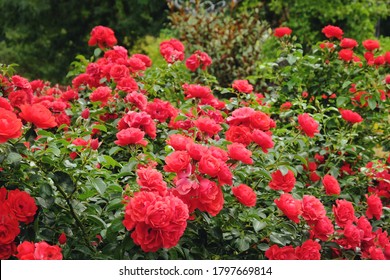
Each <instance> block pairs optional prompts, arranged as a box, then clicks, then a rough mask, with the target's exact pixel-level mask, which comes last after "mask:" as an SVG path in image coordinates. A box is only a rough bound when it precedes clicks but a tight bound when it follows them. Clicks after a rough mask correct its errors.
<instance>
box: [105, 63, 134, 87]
mask: <svg viewBox="0 0 390 280" xmlns="http://www.w3.org/2000/svg"><path fill="white" fill-rule="evenodd" d="M129 73H130V72H129V69H128V68H127V67H126V66H125V65H123V64H114V65H113V66H112V67H111V69H110V77H111V78H112V79H113V80H114V82H116V83H117V82H118V81H120V80H122V79H123V78H125V77H127V76H128V75H129Z"/></svg>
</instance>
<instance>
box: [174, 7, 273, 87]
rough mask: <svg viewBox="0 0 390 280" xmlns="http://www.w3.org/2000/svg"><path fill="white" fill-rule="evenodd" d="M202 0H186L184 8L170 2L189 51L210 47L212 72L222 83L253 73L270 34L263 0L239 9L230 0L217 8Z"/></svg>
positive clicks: (180, 34)
mask: <svg viewBox="0 0 390 280" xmlns="http://www.w3.org/2000/svg"><path fill="white" fill-rule="evenodd" d="M200 2H201V1H196V4H190V3H188V2H187V4H188V5H187V6H183V7H182V9H181V10H177V9H176V8H175V7H174V6H171V14H170V16H169V19H170V22H171V27H172V29H173V31H175V32H177V34H178V38H179V39H180V40H181V41H183V42H184V43H185V44H186V45H187V46H188V49H187V53H189V54H190V53H193V52H195V51H196V50H202V51H207V53H208V54H209V55H210V56H211V57H212V58H213V64H212V66H211V67H210V68H209V72H210V74H212V75H214V76H215V77H216V78H217V80H218V81H219V83H220V84H221V85H222V86H227V85H229V84H230V83H231V81H232V80H234V79H238V78H244V77H245V76H247V75H251V74H253V73H254V70H255V63H256V62H257V61H259V60H261V50H262V44H263V42H264V40H265V39H266V38H267V37H268V35H269V34H268V24H267V23H266V22H265V21H264V19H263V18H261V16H260V10H261V9H262V4H261V3H259V4H257V5H255V6H251V7H248V8H242V7H241V8H240V9H238V7H239V6H235V5H234V4H233V2H234V1H231V5H227V6H225V7H223V8H221V9H219V10H217V11H205V10H204V9H202V7H203V6H201V5H200Z"/></svg>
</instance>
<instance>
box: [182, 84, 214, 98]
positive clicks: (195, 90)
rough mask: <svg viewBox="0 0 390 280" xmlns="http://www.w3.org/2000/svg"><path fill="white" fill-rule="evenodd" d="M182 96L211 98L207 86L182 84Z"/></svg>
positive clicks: (211, 95)
mask: <svg viewBox="0 0 390 280" xmlns="http://www.w3.org/2000/svg"><path fill="white" fill-rule="evenodd" d="M182 88H183V90H184V94H185V95H186V97H187V98H206V99H207V98H211V97H213V94H212V93H211V89H210V88H209V87H207V86H201V85H195V84H184V85H183V86H182Z"/></svg>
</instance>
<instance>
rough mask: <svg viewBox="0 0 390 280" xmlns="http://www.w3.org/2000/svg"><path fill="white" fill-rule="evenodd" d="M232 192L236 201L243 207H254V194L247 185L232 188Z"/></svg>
mask: <svg viewBox="0 0 390 280" xmlns="http://www.w3.org/2000/svg"><path fill="white" fill-rule="evenodd" d="M232 192H233V194H234V196H235V197H236V198H237V200H238V201H239V202H240V203H242V204H243V205H245V206H248V207H253V206H255V205H256V193H255V192H254V191H253V189H252V188H251V187H249V186H247V185H244V184H241V185H239V186H237V187H233V188H232Z"/></svg>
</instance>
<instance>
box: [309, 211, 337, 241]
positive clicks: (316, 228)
mask: <svg viewBox="0 0 390 280" xmlns="http://www.w3.org/2000/svg"><path fill="white" fill-rule="evenodd" d="M333 233H334V227H333V224H332V221H331V220H330V219H329V218H328V217H326V216H324V217H323V218H321V219H319V220H317V221H315V223H314V224H312V225H311V231H310V236H311V238H318V239H320V240H322V241H327V240H328V238H329V236H330V235H331V234H333Z"/></svg>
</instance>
